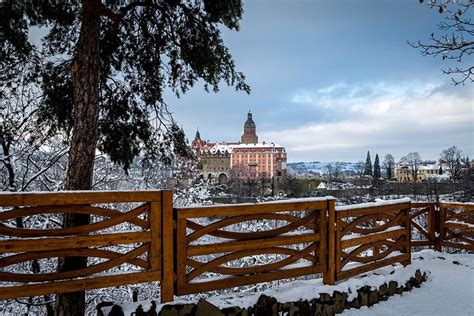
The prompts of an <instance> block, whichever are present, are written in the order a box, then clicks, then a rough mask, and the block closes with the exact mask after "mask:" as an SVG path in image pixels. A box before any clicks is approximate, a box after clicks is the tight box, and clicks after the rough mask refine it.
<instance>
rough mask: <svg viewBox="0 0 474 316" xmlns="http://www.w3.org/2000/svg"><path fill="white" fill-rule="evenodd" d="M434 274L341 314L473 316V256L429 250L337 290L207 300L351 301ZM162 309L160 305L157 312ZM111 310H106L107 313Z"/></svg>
mask: <svg viewBox="0 0 474 316" xmlns="http://www.w3.org/2000/svg"><path fill="white" fill-rule="evenodd" d="M417 269H420V270H421V271H422V272H427V273H430V274H429V277H428V280H427V281H426V282H424V283H423V284H422V285H421V288H414V289H413V290H412V291H410V292H404V293H403V294H401V295H394V296H391V297H390V298H389V299H388V301H385V302H380V303H378V304H376V305H374V306H372V307H370V308H368V307H363V308H361V309H349V310H345V311H344V312H343V315H450V316H463V315H474V255H473V254H447V253H440V252H435V251H431V250H423V251H420V252H416V253H413V256H412V265H410V266H408V267H402V266H401V265H396V266H394V267H392V266H390V267H384V268H381V269H378V270H376V271H372V272H370V273H367V274H365V275H364V276H360V277H354V278H351V279H348V280H345V281H341V282H338V284H336V285H334V286H329V285H323V284H322V280H321V279H310V280H298V281H294V282H290V283H285V284H282V285H280V286H275V287H272V288H269V289H267V290H265V291H262V292H260V293H245V292H238V293H234V294H226V295H220V296H215V297H209V298H207V300H208V301H209V302H210V303H212V304H214V305H216V306H218V307H219V308H225V307H231V306H240V307H248V306H251V305H254V304H255V303H256V302H257V299H258V297H259V296H260V295H261V294H266V295H268V296H273V297H275V298H276V299H277V300H278V301H279V302H294V301H298V300H301V299H302V300H305V299H308V300H309V299H313V298H318V297H319V294H320V293H328V294H330V295H332V293H333V292H334V291H340V292H349V293H351V294H350V295H349V300H351V299H354V298H355V297H356V296H357V289H359V288H361V287H363V286H370V287H371V288H373V289H375V288H378V287H379V286H380V285H382V284H384V283H387V284H388V282H389V281H391V280H395V281H397V282H398V283H399V284H404V283H405V282H406V281H407V280H408V279H410V277H412V276H413V275H414V274H415V271H416V270H417ZM192 302H194V303H196V302H195V301H193V300H192V299H191V300H189V299H183V298H181V299H180V298H179V297H177V298H176V300H175V302H174V304H179V303H192ZM118 304H119V305H121V306H122V308H123V309H124V312H125V314H126V315H129V314H130V313H131V312H133V311H135V309H136V308H137V306H138V305H142V307H143V308H144V309H145V310H147V308H149V306H151V304H150V301H142V302H137V303H122V304H120V303H118ZM162 306H163V305H158V306H157V307H158V310H160V309H161V307H162ZM108 309H110V308H103V311H104V312H107V311H108Z"/></svg>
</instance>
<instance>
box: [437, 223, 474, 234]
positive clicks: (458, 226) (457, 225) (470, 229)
mask: <svg viewBox="0 0 474 316" xmlns="http://www.w3.org/2000/svg"><path fill="white" fill-rule="evenodd" d="M444 227H448V228H455V229H459V230H462V231H465V232H469V233H474V227H472V226H470V225H468V224H464V223H452V222H444Z"/></svg>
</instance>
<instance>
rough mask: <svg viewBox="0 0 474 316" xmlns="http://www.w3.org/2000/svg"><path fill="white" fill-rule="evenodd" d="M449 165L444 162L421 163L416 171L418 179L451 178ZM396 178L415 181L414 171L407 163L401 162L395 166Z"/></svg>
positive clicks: (436, 179)
mask: <svg viewBox="0 0 474 316" xmlns="http://www.w3.org/2000/svg"><path fill="white" fill-rule="evenodd" d="M450 175H451V173H450V171H449V168H448V166H447V165H446V164H445V163H443V162H438V163H435V164H427V165H421V166H419V167H418V171H417V173H416V181H438V182H439V181H446V180H449V178H450ZM395 178H396V179H397V181H399V182H413V180H414V179H413V173H412V170H411V168H410V166H408V165H407V164H404V163H399V164H397V165H396V167H395Z"/></svg>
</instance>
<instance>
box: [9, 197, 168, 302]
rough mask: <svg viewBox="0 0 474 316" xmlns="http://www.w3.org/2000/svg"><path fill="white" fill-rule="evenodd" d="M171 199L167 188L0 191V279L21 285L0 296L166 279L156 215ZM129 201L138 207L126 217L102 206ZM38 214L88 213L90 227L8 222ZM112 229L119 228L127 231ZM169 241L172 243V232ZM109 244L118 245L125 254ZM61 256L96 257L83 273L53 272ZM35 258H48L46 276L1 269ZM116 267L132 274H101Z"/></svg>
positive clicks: (61, 291)
mask: <svg viewBox="0 0 474 316" xmlns="http://www.w3.org/2000/svg"><path fill="white" fill-rule="evenodd" d="M171 198H172V192H171V191H155V192H107V193H102V192H65V193H40V194H20V193H19V194H0V207H2V208H3V209H4V211H2V212H0V223H1V225H0V236H1V240H0V256H1V257H0V269H1V270H0V271H1V272H0V282H2V284H5V283H8V284H18V283H20V284H21V283H23V284H22V285H14V286H2V288H1V291H0V299H8V298H16V297H28V296H36V295H44V294H51V293H64V292H73V291H78V290H88V289H94V288H102V287H110V286H118V285H125V284H132V283H141V282H148V281H160V280H162V281H166V280H164V278H163V277H162V266H163V263H162V260H163V259H164V257H163V256H162V253H163V252H166V251H167V250H168V251H169V249H167V248H166V246H163V245H162V240H163V239H162V235H163V234H166V232H167V230H166V227H165V229H164V228H163V225H162V222H163V221H162V219H161V217H162V215H163V214H166V212H169V213H171V212H172V204H171V203H170V201H172V200H171ZM132 202H140V205H138V206H136V207H134V208H132V209H131V210H129V211H126V212H121V211H118V210H115V209H112V208H110V206H111V205H117V204H119V203H132ZM107 206H109V207H107ZM5 209H6V210H5ZM42 214H83V215H90V217H91V224H88V225H82V226H77V227H72V228H61V227H56V228H45V229H35V228H18V227H14V226H13V225H9V223H11V222H13V221H17V219H21V220H22V221H23V220H26V219H28V218H31V217H34V218H33V220H36V221H38V220H39V218H38V217H39V216H41V215H42ZM125 223H128V225H124V224H125ZM46 226H47V225H46ZM52 226H54V225H52ZM56 226H57V225H56ZM120 226H125V228H126V230H127V231H126V232H125V231H124V230H125V229H124V227H120ZM116 227H119V229H118V231H117V228H116ZM114 228H115V229H114ZM111 230H114V231H113V232H112V231H111ZM168 231H169V230H168ZM168 234H169V232H168ZM169 238H170V240H171V239H172V228H171V236H169ZM116 246H122V247H123V246H125V248H126V252H121V251H120V247H116ZM104 247H106V248H105V249H104ZM114 247H115V248H114ZM171 252H172V249H171ZM66 256H68V257H75V258H79V257H89V258H90V257H93V258H100V259H99V260H97V261H96V263H95V264H91V265H89V266H87V267H86V268H82V269H77V270H73V271H67V272H55V270H56V267H57V264H58V262H57V259H56V258H58V257H66ZM40 259H46V260H48V259H51V262H49V265H50V266H52V269H50V270H52V271H45V272H41V271H36V272H37V273H31V272H30V271H31V270H30V269H24V273H18V272H15V271H14V270H11V269H8V268H9V267H16V268H20V267H21V266H22V265H23V266H25V265H26V266H27V267H29V266H30V265H31V263H32V262H37V260H40ZM124 263H128V264H130V265H132V266H133V267H135V268H136V269H135V270H131V271H120V270H118V271H115V272H114V273H115V274H113V275H102V274H103V272H104V271H109V270H114V268H116V267H119V266H121V265H123V264H124ZM25 283H27V285H25ZM171 295H172V293H171ZM169 298H170V297H168V299H169Z"/></svg>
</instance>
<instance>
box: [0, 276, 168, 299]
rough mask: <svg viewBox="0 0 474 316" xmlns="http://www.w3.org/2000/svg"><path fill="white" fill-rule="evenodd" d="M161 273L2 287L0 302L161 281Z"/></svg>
mask: <svg viewBox="0 0 474 316" xmlns="http://www.w3.org/2000/svg"><path fill="white" fill-rule="evenodd" d="M160 275H161V272H159V271H158V272H138V273H127V274H115V275H110V276H102V277H96V278H89V279H79V280H69V281H57V282H49V283H41V284H28V285H20V286H11V287H2V290H1V291H0V300H6V299H12V298H19V297H31V296H39V295H45V294H58V293H68V292H76V291H84V290H90V289H98V288H106V287H113V286H120V285H127V284H135V283H143V282H152V281H159V280H160Z"/></svg>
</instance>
